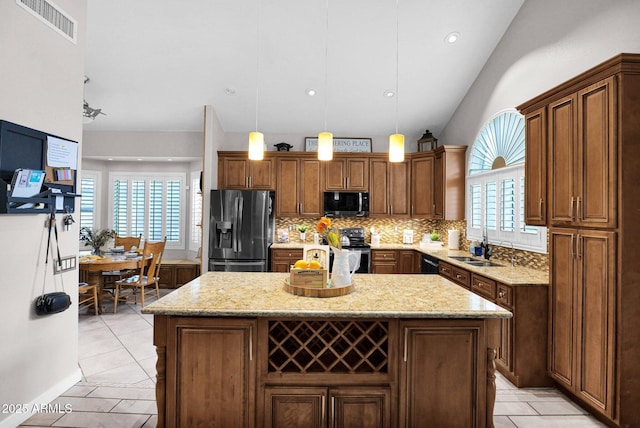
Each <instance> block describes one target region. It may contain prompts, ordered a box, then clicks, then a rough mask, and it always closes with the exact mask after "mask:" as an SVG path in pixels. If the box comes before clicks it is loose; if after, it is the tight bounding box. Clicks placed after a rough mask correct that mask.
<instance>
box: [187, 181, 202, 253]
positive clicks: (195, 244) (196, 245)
mask: <svg viewBox="0 0 640 428" xmlns="http://www.w3.org/2000/svg"><path fill="white" fill-rule="evenodd" d="M190 189H191V222H190V229H191V230H190V233H189V236H190V239H189V249H190V250H191V251H198V250H199V249H200V245H201V242H202V192H200V191H199V189H200V171H195V172H192V173H191V188H190Z"/></svg>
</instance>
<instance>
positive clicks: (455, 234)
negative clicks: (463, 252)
mask: <svg viewBox="0 0 640 428" xmlns="http://www.w3.org/2000/svg"><path fill="white" fill-rule="evenodd" d="M459 248H460V231H459V230H455V229H450V230H449V249H450V250H457V249H459Z"/></svg>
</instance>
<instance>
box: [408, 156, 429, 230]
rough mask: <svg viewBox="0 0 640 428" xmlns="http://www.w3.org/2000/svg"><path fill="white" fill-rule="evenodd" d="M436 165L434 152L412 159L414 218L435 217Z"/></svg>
mask: <svg viewBox="0 0 640 428" xmlns="http://www.w3.org/2000/svg"><path fill="white" fill-rule="evenodd" d="M434 163H435V158H434V156H433V152H424V153H421V154H420V155H419V157H415V158H412V159H411V205H412V206H411V215H412V217H424V218H433V217H434V213H435V202H434V194H433V192H434V189H435V186H434V182H433V178H434Z"/></svg>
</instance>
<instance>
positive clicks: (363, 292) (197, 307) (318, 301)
mask: <svg viewBox="0 0 640 428" xmlns="http://www.w3.org/2000/svg"><path fill="white" fill-rule="evenodd" d="M288 278H289V274H286V273H275V272H272V273H246V272H207V273H205V274H204V275H202V276H200V277H199V278H196V279H195V280H193V281H191V282H189V283H188V284H186V285H184V286H182V287H181V288H179V289H178V290H176V291H174V292H173V293H171V294H169V295H167V296H165V297H163V298H161V299H160V300H158V301H156V302H154V303H152V304H150V305H147V306H145V307H144V309H143V310H142V311H143V313H147V314H162V315H189V316H232V317H233V316H252V317H259V316H277V317H292V316H293V317H300V316H304V317H346V318H349V317H358V318H362V317H370V318H380V317H394V318H506V317H510V316H511V313H510V312H508V311H506V310H504V309H502V308H500V307H499V306H497V305H495V304H493V303H491V302H489V301H488V300H485V299H483V298H481V297H479V296H477V295H475V294H473V293H471V292H469V291H467V290H464V289H462V288H461V287H458V286H457V285H455V284H454V283H452V282H450V281H449V280H447V279H445V278H443V277H441V276H439V275H428V276H427V275H419V274H415V275H372V274H356V275H354V277H353V278H354V279H353V282H354V284H355V291H354V292H353V293H351V294H348V295H346V296H341V297H332V298H309V297H300V296H294V295H292V294H289V293H287V292H286V291H285V290H284V287H283V286H284V281H285V280H286V279H288ZM398 290H402V293H398Z"/></svg>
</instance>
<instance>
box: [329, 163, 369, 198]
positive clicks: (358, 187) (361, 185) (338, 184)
mask: <svg viewBox="0 0 640 428" xmlns="http://www.w3.org/2000/svg"><path fill="white" fill-rule="evenodd" d="M324 190H335V191H341V190H355V191H361V192H364V191H367V190H369V159H367V158H339V157H336V158H334V159H333V160H332V161H329V162H326V163H325V187H324Z"/></svg>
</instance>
